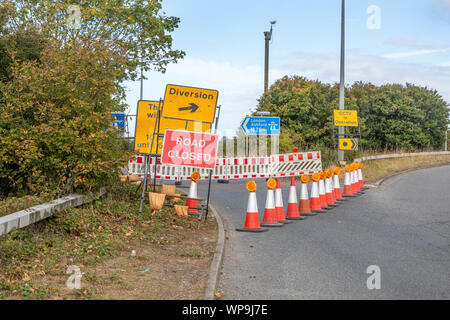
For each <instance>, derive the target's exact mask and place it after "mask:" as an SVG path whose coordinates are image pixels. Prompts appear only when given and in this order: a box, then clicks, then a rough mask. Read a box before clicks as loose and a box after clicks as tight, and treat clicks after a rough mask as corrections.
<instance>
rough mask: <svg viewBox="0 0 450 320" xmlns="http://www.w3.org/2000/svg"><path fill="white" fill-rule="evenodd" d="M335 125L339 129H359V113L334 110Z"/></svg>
mask: <svg viewBox="0 0 450 320" xmlns="http://www.w3.org/2000/svg"><path fill="white" fill-rule="evenodd" d="M334 125H335V126H337V127H357V126H358V112H357V111H356V110H334Z"/></svg>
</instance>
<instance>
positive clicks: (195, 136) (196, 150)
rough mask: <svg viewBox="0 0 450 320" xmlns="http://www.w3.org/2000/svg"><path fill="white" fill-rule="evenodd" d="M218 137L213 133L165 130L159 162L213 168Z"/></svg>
mask: <svg viewBox="0 0 450 320" xmlns="http://www.w3.org/2000/svg"><path fill="white" fill-rule="evenodd" d="M218 144H219V137H218V136H217V135H215V134H208V133H203V132H190V131H181V130H169V129H168V130H166V133H165V135H164V144H163V148H162V153H161V155H162V156H161V163H163V164H173V165H177V166H188V167H198V168H207V169H214V167H215V165H216V156H217V147H218Z"/></svg>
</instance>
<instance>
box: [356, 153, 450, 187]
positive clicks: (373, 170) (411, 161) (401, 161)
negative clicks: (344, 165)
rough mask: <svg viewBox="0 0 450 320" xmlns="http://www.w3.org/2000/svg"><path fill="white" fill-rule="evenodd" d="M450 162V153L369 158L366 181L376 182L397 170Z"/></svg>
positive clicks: (364, 174)
mask: <svg viewBox="0 0 450 320" xmlns="http://www.w3.org/2000/svg"><path fill="white" fill-rule="evenodd" d="M445 164H450V155H437V156H416V157H404V158H392V159H379V160H368V161H365V162H364V167H363V176H364V183H375V182H377V181H379V180H380V179H382V178H384V177H387V176H389V175H392V174H394V173H397V172H401V171H405V170H409V169H421V168H429V167H435V166H441V165H445Z"/></svg>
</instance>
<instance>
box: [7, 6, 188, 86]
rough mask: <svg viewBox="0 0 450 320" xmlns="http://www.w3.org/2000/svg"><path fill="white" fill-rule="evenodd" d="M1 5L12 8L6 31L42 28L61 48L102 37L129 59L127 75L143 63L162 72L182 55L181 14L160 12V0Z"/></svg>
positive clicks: (133, 74) (134, 73)
mask: <svg viewBox="0 0 450 320" xmlns="http://www.w3.org/2000/svg"><path fill="white" fill-rule="evenodd" d="M3 7H4V8H6V10H8V11H9V12H10V19H9V21H8V23H7V26H6V27H5V30H6V32H7V33H9V34H18V33H30V32H31V33H39V34H40V35H42V36H43V37H44V38H45V39H50V40H56V41H58V43H59V44H60V45H61V46H62V47H66V46H70V45H71V44H72V41H74V39H78V40H80V41H89V42H91V41H102V42H103V43H104V45H105V48H108V49H109V50H112V51H114V52H115V53H116V54H120V55H121V56H122V57H123V58H125V59H126V71H127V72H126V78H127V79H131V80H135V79H136V77H138V75H139V71H140V68H142V69H143V70H144V71H147V70H150V69H154V70H156V71H162V72H164V71H165V68H166V66H167V64H169V63H172V62H177V60H178V59H181V58H183V56H184V52H183V51H179V50H172V36H171V35H170V33H171V32H173V31H174V30H175V29H176V28H177V27H178V24H179V21H180V19H179V18H177V17H167V16H164V15H163V14H161V13H160V11H161V9H162V5H161V1H159V0H104V1H98V0H14V1H11V0H6V1H5V3H4V5H3ZM78 15H79V18H80V19H79V24H78V23H76V22H74V17H76V16H78ZM122 80H123V79H122Z"/></svg>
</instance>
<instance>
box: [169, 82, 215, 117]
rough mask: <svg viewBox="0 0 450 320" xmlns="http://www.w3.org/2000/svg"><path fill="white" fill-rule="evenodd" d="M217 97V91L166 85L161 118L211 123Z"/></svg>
mask: <svg viewBox="0 0 450 320" xmlns="http://www.w3.org/2000/svg"><path fill="white" fill-rule="evenodd" d="M218 96H219V91H217V90H212V89H202V88H194V87H186V86H179V85H173V84H168V85H167V86H166V91H165V93H164V109H163V111H162V116H163V117H165V118H174V119H183V120H196V121H202V122H208V123H213V122H214V115H215V113H216V105H217V98H218Z"/></svg>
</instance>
